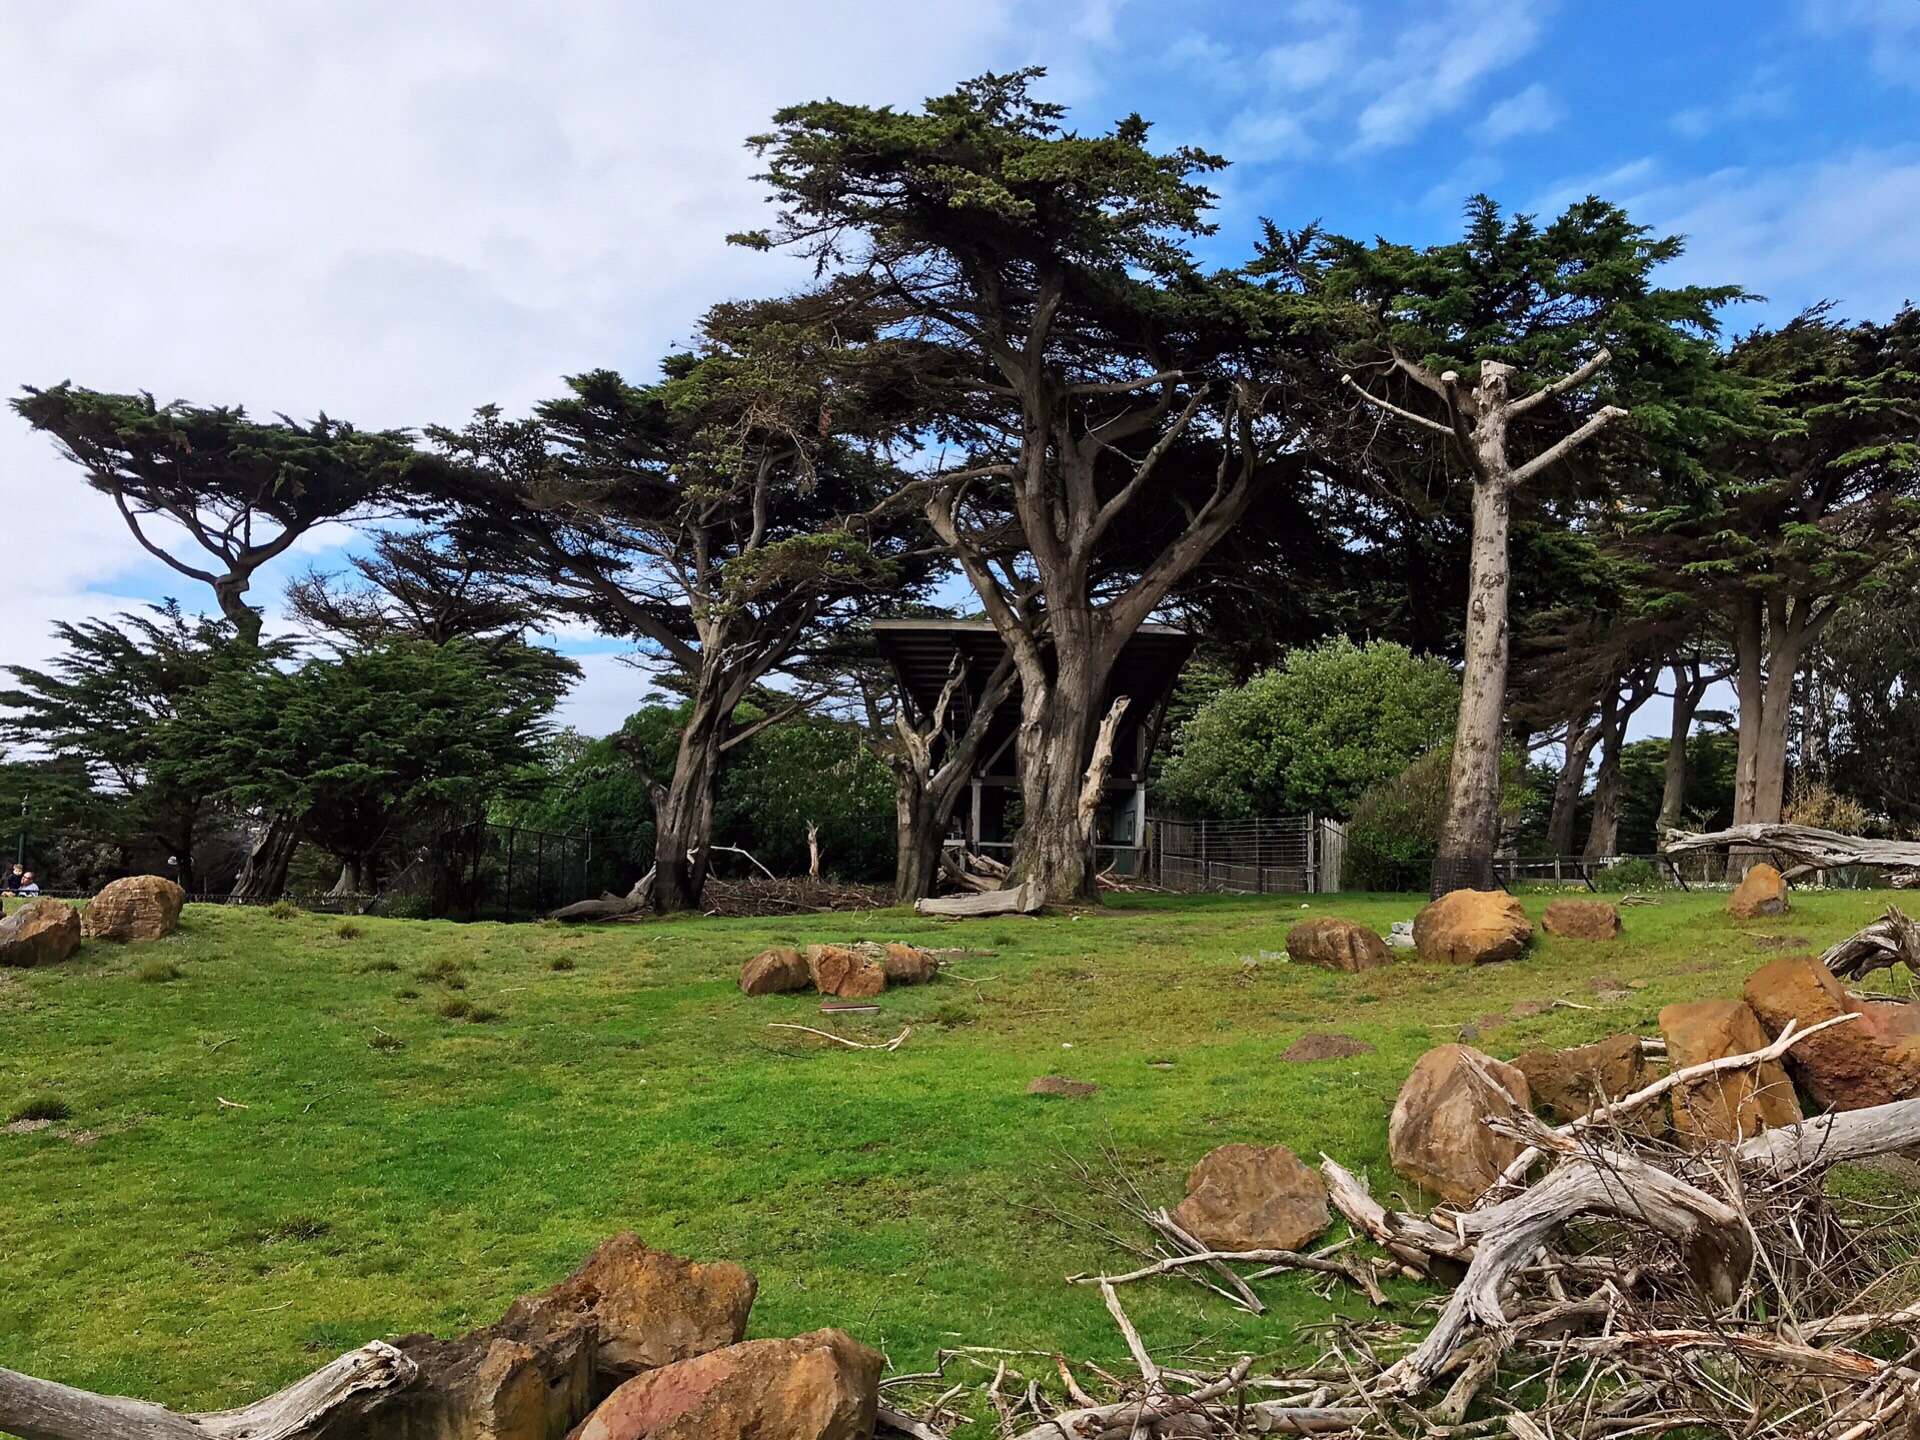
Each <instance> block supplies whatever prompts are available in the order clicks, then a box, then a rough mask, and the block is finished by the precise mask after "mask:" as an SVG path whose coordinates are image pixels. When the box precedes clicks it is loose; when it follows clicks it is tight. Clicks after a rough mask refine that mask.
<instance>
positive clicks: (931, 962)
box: [880, 943, 940, 985]
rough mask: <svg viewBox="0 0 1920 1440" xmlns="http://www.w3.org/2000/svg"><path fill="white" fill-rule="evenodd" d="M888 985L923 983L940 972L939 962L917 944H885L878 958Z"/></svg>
mask: <svg viewBox="0 0 1920 1440" xmlns="http://www.w3.org/2000/svg"><path fill="white" fill-rule="evenodd" d="M880 968H881V970H882V971H883V972H884V973H885V974H886V977H887V984H889V985H924V984H926V982H927V981H929V980H931V979H933V977H934V976H936V975H938V974H939V973H940V962H939V961H938V960H936V959H935V958H934V957H933V956H932V955H930V954H928V953H927V952H926V951H925V950H922V949H920V948H919V946H917V945H901V944H898V943H895V944H891V945H889V946H887V951H886V954H885V955H884V956H882V957H881V960H880Z"/></svg>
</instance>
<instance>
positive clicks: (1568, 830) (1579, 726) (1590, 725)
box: [1547, 715, 1600, 855]
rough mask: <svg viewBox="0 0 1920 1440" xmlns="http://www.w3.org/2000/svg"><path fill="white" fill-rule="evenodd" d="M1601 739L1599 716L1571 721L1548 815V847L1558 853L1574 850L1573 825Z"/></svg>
mask: <svg viewBox="0 0 1920 1440" xmlns="http://www.w3.org/2000/svg"><path fill="white" fill-rule="evenodd" d="M1599 738H1600V721H1599V717H1597V716H1594V715H1586V716H1582V717H1581V718H1580V719H1579V720H1568V721H1567V742H1566V753H1565V755H1564V756H1562V757H1561V761H1560V776H1559V778H1558V779H1557V780H1555V781H1554V784H1553V809H1552V811H1551V812H1550V813H1549V815H1548V817H1547V849H1548V850H1549V851H1550V852H1551V853H1553V854H1555V855H1571V854H1572V853H1573V825H1574V821H1575V820H1576V819H1578V818H1579V815H1578V812H1579V809H1580V792H1581V791H1582V790H1583V789H1584V788H1585V787H1586V783H1587V761H1588V760H1589V759H1591V758H1592V756H1593V747H1594V743H1595V742H1596V741H1598V740H1599Z"/></svg>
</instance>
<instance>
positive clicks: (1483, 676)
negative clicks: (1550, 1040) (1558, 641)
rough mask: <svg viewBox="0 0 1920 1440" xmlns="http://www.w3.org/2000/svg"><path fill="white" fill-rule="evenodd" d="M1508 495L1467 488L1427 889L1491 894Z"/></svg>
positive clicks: (1488, 485) (1493, 488) (1478, 485)
mask: <svg viewBox="0 0 1920 1440" xmlns="http://www.w3.org/2000/svg"><path fill="white" fill-rule="evenodd" d="M1511 518H1512V497H1511V495H1510V493H1509V489H1508V486H1507V483H1506V482H1505V481H1504V480H1479V481H1476V482H1475V483H1474V487H1473V548H1472V551H1471V559H1470V564H1469V569H1468V576H1469V578H1468V582H1467V658H1466V666H1465V668H1464V670H1463V671H1462V672H1461V676H1460V718H1459V722H1458V724H1457V725H1456V726H1455V729H1454V737H1453V764H1452V767H1451V768H1450V769H1449V771H1448V774H1447V809H1446V817H1445V819H1444V820H1442V822H1441V825H1440V849H1439V853H1438V854H1437V855H1436V856H1435V857H1434V862H1433V891H1434V893H1435V894H1441V893H1444V892H1445V891H1448V890H1461V889H1466V890H1491V889H1492V888H1493V846H1494V840H1495V838H1496V836H1497V835H1498V833H1499V826H1500V737H1501V735H1502V733H1503V729H1504V721H1505V716H1506V703H1507V648H1508V646H1507V641H1508V633H1507V592H1508V589H1509V585H1510V581H1511V573H1510V571H1509V568H1508V563H1507V531H1508V527H1509V524H1510V522H1511Z"/></svg>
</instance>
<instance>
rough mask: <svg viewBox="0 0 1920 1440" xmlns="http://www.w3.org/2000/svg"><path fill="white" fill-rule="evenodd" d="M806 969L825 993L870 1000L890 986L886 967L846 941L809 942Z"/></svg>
mask: <svg viewBox="0 0 1920 1440" xmlns="http://www.w3.org/2000/svg"><path fill="white" fill-rule="evenodd" d="M807 971H808V973H809V974H811V975H812V976H813V988H814V989H816V990H818V991H819V992H820V993H821V994H822V995H838V996H840V997H841V998H842V999H845V1000H868V999H871V998H872V997H874V996H875V995H878V994H879V993H880V992H881V991H882V990H885V989H886V988H887V971H886V967H885V966H884V965H882V964H881V963H880V961H878V960H874V959H871V958H869V957H868V956H865V955H861V954H858V953H856V952H855V951H852V950H849V949H848V948H847V947H846V946H844V945H809V946H808V947H807Z"/></svg>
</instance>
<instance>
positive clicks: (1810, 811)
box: [1783, 780, 1874, 835]
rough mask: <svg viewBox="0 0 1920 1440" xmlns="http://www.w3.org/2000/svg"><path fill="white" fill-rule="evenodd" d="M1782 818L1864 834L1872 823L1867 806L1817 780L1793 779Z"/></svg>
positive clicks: (1852, 833)
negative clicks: (1791, 789) (1791, 791)
mask: <svg viewBox="0 0 1920 1440" xmlns="http://www.w3.org/2000/svg"><path fill="white" fill-rule="evenodd" d="M1783 818H1784V819H1785V820H1786V821H1787V823H1788V824H1790V825H1811V826H1813V827H1814V828H1815V829H1817V830H1837V831H1839V832H1840V834H1842V835H1865V834H1867V833H1868V832H1869V831H1870V830H1871V829H1872V828H1873V825H1874V819H1873V816H1872V815H1871V814H1870V813H1868V810H1867V807H1866V806H1864V805H1862V804H1861V803H1860V802H1859V801H1858V800H1853V799H1850V798H1848V797H1847V796H1845V795H1841V794H1837V793H1836V792H1835V791H1833V790H1831V789H1829V788H1828V787H1827V786H1826V785H1823V784H1822V783H1821V782H1819V781H1818V780H1811V781H1810V780H1796V781H1795V782H1794V786H1793V794H1792V796H1791V797H1790V798H1789V799H1788V801H1787V805H1786V810H1785V812H1784V815H1783Z"/></svg>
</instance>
